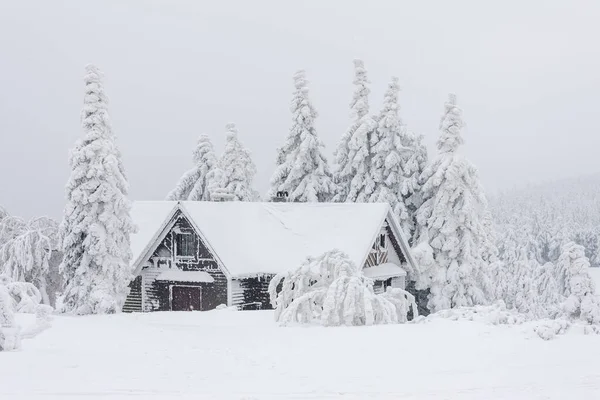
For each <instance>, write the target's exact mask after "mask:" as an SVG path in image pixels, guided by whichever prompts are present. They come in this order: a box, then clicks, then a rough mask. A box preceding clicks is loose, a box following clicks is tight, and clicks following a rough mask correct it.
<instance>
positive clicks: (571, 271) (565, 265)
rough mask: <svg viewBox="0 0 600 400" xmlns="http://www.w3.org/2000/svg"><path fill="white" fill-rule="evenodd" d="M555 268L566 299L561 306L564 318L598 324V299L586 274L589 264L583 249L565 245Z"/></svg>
mask: <svg viewBox="0 0 600 400" xmlns="http://www.w3.org/2000/svg"><path fill="white" fill-rule="evenodd" d="M556 268H557V272H558V276H559V281H560V285H561V289H563V290H564V294H565V296H566V298H567V299H566V301H565V302H564V304H563V310H564V313H565V314H566V316H567V317H568V318H570V319H577V320H582V321H585V322H587V323H588V324H594V325H595V324H600V298H599V297H598V296H596V295H595V286H594V281H593V280H592V278H591V277H590V274H589V272H588V269H589V268H590V262H589V260H588V259H587V257H586V256H585V248H584V247H583V246H580V245H578V244H576V243H574V242H569V243H567V244H565V245H564V246H563V250H562V254H561V255H560V258H559V260H558V263H557V265H556Z"/></svg>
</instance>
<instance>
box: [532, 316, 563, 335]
mask: <svg viewBox="0 0 600 400" xmlns="http://www.w3.org/2000/svg"><path fill="white" fill-rule="evenodd" d="M570 327H571V324H570V323H569V321H567V320H565V319H557V320H542V321H540V322H539V323H537V324H536V325H535V326H534V327H533V331H534V332H535V333H536V334H537V335H538V336H539V337H540V338H542V339H544V340H551V339H554V338H555V337H556V335H562V334H564V333H566V332H567V330H568V329H569V328H570Z"/></svg>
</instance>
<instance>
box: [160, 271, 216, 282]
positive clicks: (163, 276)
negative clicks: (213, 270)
mask: <svg viewBox="0 0 600 400" xmlns="http://www.w3.org/2000/svg"><path fill="white" fill-rule="evenodd" d="M156 280H157V281H170V282H193V283H213V282H214V281H215V280H214V278H213V277H212V276H210V275H209V274H208V273H207V272H204V271H182V270H179V269H170V270H168V271H164V272H161V273H160V274H159V275H158V276H157V277H156Z"/></svg>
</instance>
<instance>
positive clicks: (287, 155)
mask: <svg viewBox="0 0 600 400" xmlns="http://www.w3.org/2000/svg"><path fill="white" fill-rule="evenodd" d="M307 84H308V82H307V80H306V74H305V72H304V71H303V70H301V71H298V72H296V74H295V75H294V85H295V87H296V90H295V91H294V96H293V98H292V103H291V107H290V108H291V111H292V127H291V128H290V133H289V134H288V137H287V139H286V142H285V144H284V145H283V146H282V147H281V148H279V149H278V154H277V168H276V169H275V173H274V174H273V177H272V178H271V189H270V190H269V194H268V197H269V198H273V197H274V196H275V195H276V194H277V192H279V191H284V192H288V194H289V200H290V201H299V202H323V201H327V200H329V199H331V197H332V196H333V194H334V190H335V187H334V185H333V181H332V178H331V172H330V170H329V165H328V164H327V159H326V158H325V156H324V155H323V153H322V148H323V147H324V146H323V143H322V142H321V140H319V138H318V136H317V132H316V129H315V126H314V122H315V118H316V117H317V115H318V114H317V112H316V111H315V109H314V107H313V106H312V103H311V102H310V99H309V98H308V86H307Z"/></svg>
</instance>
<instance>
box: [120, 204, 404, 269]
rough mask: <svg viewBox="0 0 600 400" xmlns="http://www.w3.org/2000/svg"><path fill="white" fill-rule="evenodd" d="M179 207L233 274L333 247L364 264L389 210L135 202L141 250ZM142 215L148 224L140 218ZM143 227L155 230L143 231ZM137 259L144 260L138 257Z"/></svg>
mask: <svg viewBox="0 0 600 400" xmlns="http://www.w3.org/2000/svg"><path fill="white" fill-rule="evenodd" d="M154 208H156V210H157V212H154V211H152V210H153V209H154ZM177 208H180V209H181V210H182V212H183V214H184V215H186V216H187V217H188V218H189V219H190V220H191V221H190V222H191V223H192V224H193V225H194V226H195V228H196V229H198V230H199V231H200V234H201V236H202V237H203V238H204V239H205V240H206V242H207V244H208V246H209V247H210V248H211V249H212V250H213V251H214V254H215V256H216V257H217V258H218V259H219V261H220V262H221V264H222V265H223V266H224V267H225V269H226V270H227V271H228V273H229V274H230V275H231V276H232V277H242V276H252V275H257V274H261V273H265V274H274V273H279V272H284V271H288V270H290V269H292V268H295V267H297V266H299V265H300V264H301V263H302V262H303V261H304V260H305V259H306V257H308V256H318V255H320V254H322V253H324V252H326V251H329V250H332V249H339V250H341V251H343V252H345V253H347V254H348V255H349V257H350V258H351V259H352V260H353V261H354V262H355V263H357V264H358V265H361V264H362V263H363V262H364V259H365V257H366V255H367V254H368V251H369V249H370V248H371V245H372V243H373V241H374V240H375V237H376V235H377V234H378V233H379V230H380V228H381V225H382V223H383V221H384V220H385V218H386V217H387V216H388V212H389V206H388V205H387V204H356V203H342V204H340V203H252V202H205V201H189V202H188V201H183V202H179V206H177V202H136V203H134V207H133V209H134V211H135V212H134V213H132V214H133V218H134V221H135V222H136V223H138V225H140V232H139V233H137V234H136V235H137V236H139V237H136V240H135V242H136V247H137V248H140V247H143V249H142V250H141V251H137V252H138V254H140V255H143V254H142V252H144V253H145V252H146V250H148V248H147V246H142V245H141V244H139V243H141V242H142V241H143V240H142V236H143V238H144V239H145V240H147V241H151V242H155V241H156V239H153V238H155V236H154V235H155V234H156V230H160V227H161V226H164V224H162V225H161V223H160V222H157V220H160V215H162V216H163V218H165V217H167V216H168V215H170V214H171V212H170V211H169V209H171V211H174V209H177ZM146 213H150V214H153V215H152V217H149V216H147V215H145V214H146ZM159 214H160V215H159ZM138 218H142V219H143V220H144V221H146V223H143V224H142V223H139V222H138ZM163 222H164V221H163ZM142 227H143V229H149V230H154V232H142ZM140 235H142V236H140ZM398 240H400V241H401V240H402V239H400V238H398ZM133 242H134V241H133V240H132V244H133ZM151 244H154V243H148V246H150V245H151ZM132 247H133V246H132ZM144 249H145V250H144ZM134 252H135V251H134ZM134 260H136V261H137V262H139V261H140V260H138V257H135V256H134Z"/></svg>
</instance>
